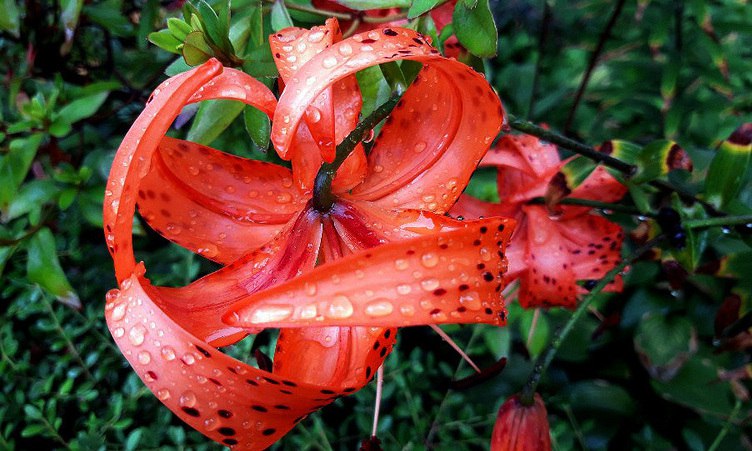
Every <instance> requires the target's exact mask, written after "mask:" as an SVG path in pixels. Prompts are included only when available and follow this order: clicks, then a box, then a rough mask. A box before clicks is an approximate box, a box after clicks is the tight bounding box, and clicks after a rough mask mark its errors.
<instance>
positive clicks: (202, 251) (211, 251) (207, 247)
mask: <svg viewBox="0 0 752 451" xmlns="http://www.w3.org/2000/svg"><path fill="white" fill-rule="evenodd" d="M196 252H198V253H199V255H203V256H204V257H206V258H214V257H216V256H217V254H219V249H217V246H215V245H213V244H211V243H207V244H204V247H200V248H198V249H196Z"/></svg>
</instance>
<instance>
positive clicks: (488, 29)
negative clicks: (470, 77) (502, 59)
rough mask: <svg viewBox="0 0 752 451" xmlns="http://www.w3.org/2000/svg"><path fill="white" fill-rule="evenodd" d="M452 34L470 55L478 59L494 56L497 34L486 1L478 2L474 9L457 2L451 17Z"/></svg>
mask: <svg viewBox="0 0 752 451" xmlns="http://www.w3.org/2000/svg"><path fill="white" fill-rule="evenodd" d="M452 23H453V25H454V34H455V35H456V36H457V39H459V41H460V44H462V45H463V46H464V47H465V48H466V49H467V50H468V51H469V52H470V53H472V54H473V55H476V56H479V57H491V56H494V55H496V48H497V39H498V33H497V31H496V24H495V23H494V19H493V14H491V8H490V7H489V4H488V0H480V1H478V3H477V4H476V5H475V7H474V8H470V7H468V6H467V5H466V4H465V3H463V2H459V3H457V5H456V6H455V8H454V14H453V15H452Z"/></svg>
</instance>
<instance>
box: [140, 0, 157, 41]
mask: <svg viewBox="0 0 752 451" xmlns="http://www.w3.org/2000/svg"><path fill="white" fill-rule="evenodd" d="M158 9H159V0H147V1H146V4H145V5H144V6H143V7H141V17H140V18H139V21H138V28H137V30H136V45H137V46H138V48H139V49H141V50H144V49H146V44H147V42H148V39H147V38H148V36H149V34H150V33H151V32H152V30H154V20H155V19H156V17H157V10H158Z"/></svg>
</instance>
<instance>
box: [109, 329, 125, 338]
mask: <svg viewBox="0 0 752 451" xmlns="http://www.w3.org/2000/svg"><path fill="white" fill-rule="evenodd" d="M123 335H125V329H123V328H122V327H118V328H115V329H113V330H112V336H113V337H115V338H120V337H122V336H123Z"/></svg>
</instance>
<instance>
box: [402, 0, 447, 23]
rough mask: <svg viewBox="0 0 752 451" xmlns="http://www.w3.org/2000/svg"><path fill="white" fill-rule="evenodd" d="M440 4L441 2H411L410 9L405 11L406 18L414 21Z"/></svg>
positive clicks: (433, 0) (421, 0)
mask: <svg viewBox="0 0 752 451" xmlns="http://www.w3.org/2000/svg"><path fill="white" fill-rule="evenodd" d="M439 3H441V0H413V2H412V5H410V9H409V10H408V11H407V18H408V19H414V18H416V17H418V16H420V15H421V14H425V13H427V12H428V11H430V10H432V9H433V8H435V7H436V5H438V4H439Z"/></svg>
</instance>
